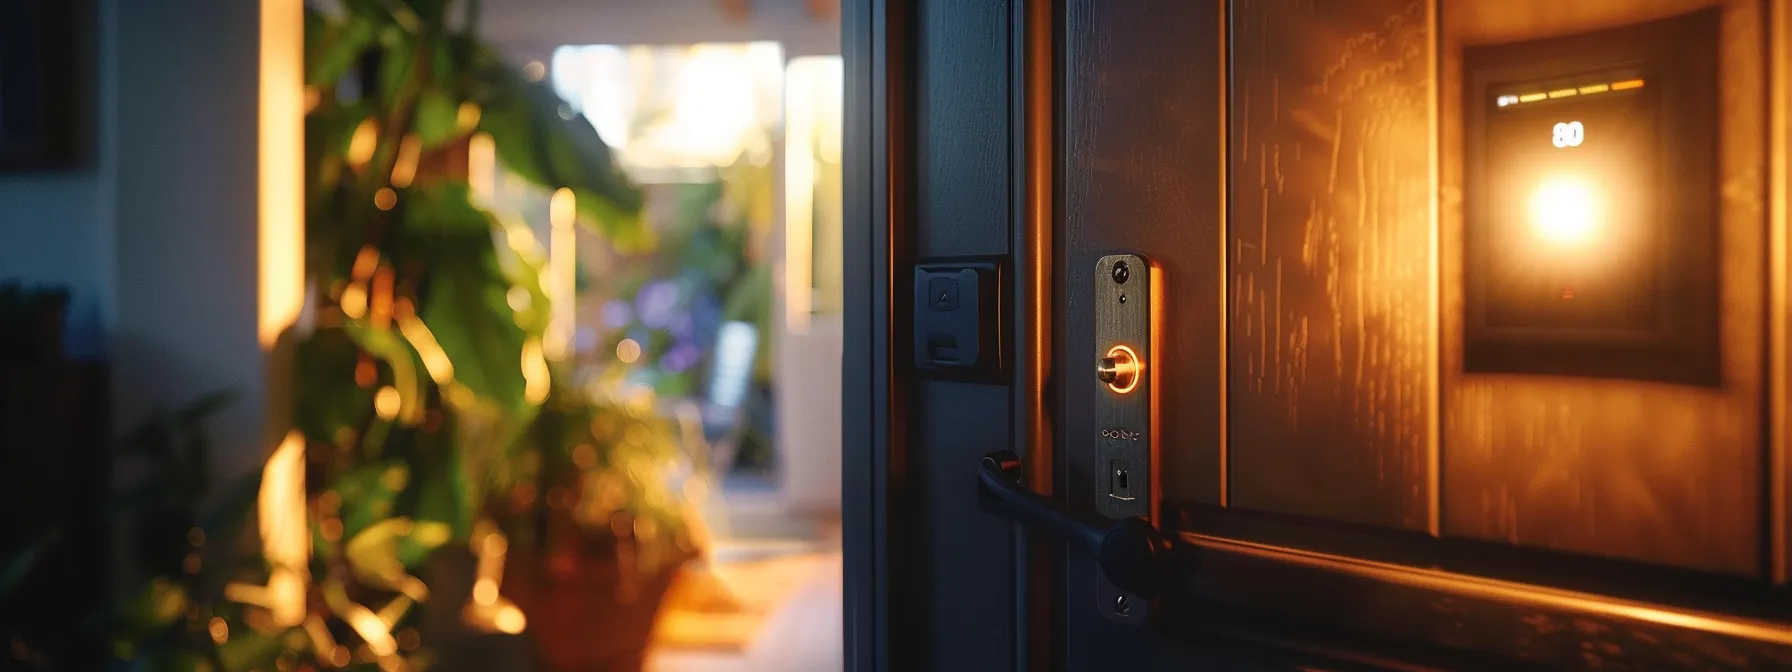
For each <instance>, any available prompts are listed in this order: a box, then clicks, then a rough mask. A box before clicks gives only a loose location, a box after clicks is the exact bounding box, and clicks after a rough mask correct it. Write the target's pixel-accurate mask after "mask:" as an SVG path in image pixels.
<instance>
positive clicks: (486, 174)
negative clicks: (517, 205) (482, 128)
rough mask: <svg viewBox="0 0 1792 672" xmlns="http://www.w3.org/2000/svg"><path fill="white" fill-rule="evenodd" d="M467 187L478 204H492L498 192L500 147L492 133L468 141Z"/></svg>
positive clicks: (478, 135) (475, 135)
mask: <svg viewBox="0 0 1792 672" xmlns="http://www.w3.org/2000/svg"><path fill="white" fill-rule="evenodd" d="M467 185H468V186H469V187H470V188H471V189H472V192H473V200H474V201H475V202H478V203H490V202H491V199H492V195H493V194H494V193H496V192H497V191H498V145H497V144H496V143H494V142H493V141H492V136H491V134H490V133H477V134H474V135H473V137H471V138H468V139H467Z"/></svg>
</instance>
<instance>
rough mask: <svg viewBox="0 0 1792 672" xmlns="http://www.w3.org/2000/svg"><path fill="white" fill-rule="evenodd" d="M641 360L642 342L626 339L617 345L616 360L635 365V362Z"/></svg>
mask: <svg viewBox="0 0 1792 672" xmlns="http://www.w3.org/2000/svg"><path fill="white" fill-rule="evenodd" d="M640 358H641V343H640V341H636V340H635V339H632V338H625V339H622V342H621V343H617V344H616V359H618V360H621V362H622V363H623V364H633V363H635V360H637V359H640Z"/></svg>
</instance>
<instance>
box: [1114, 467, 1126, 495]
mask: <svg viewBox="0 0 1792 672" xmlns="http://www.w3.org/2000/svg"><path fill="white" fill-rule="evenodd" d="M1114 485H1117V486H1120V489H1121V490H1126V489H1127V488H1128V486H1127V485H1126V470H1125V469H1115V470H1114Z"/></svg>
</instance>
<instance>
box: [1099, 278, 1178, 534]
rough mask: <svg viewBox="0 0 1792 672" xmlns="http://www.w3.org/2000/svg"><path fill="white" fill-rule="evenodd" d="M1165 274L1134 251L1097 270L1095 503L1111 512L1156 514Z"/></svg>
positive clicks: (1123, 515)
mask: <svg viewBox="0 0 1792 672" xmlns="http://www.w3.org/2000/svg"><path fill="white" fill-rule="evenodd" d="M1159 275H1160V274H1159V272H1158V271H1157V269H1156V268H1154V267H1153V266H1152V264H1151V262H1150V261H1148V260H1146V259H1145V258H1144V257H1141V256H1138V255H1133V254H1115V255H1109V256H1105V257H1102V258H1101V261H1100V262H1099V263H1097V264H1096V271H1095V352H1094V353H1093V354H1094V356H1093V357H1092V358H1091V360H1090V363H1091V364H1092V365H1094V368H1095V372H1094V373H1095V375H1093V376H1090V377H1089V378H1087V379H1086V380H1088V381H1089V384H1092V385H1095V386H1096V392H1095V420H1096V425H1095V427H1096V436H1095V454H1096V460H1097V461H1096V466H1097V467H1098V469H1097V476H1096V483H1095V493H1096V497H1095V508H1096V510H1097V511H1100V512H1101V514H1102V515H1104V516H1107V517H1109V518H1135V517H1146V516H1150V515H1151V513H1152V505H1151V503H1152V490H1153V488H1152V485H1153V483H1154V479H1155V474H1154V466H1155V465H1153V464H1152V455H1153V454H1154V451H1153V450H1152V446H1153V445H1154V444H1155V442H1156V440H1157V427H1156V421H1155V418H1156V414H1155V413H1154V410H1155V408H1156V401H1157V398H1156V397H1157V385H1156V384H1155V383H1156V378H1157V376H1156V367H1155V366H1153V364H1154V363H1155V362H1154V358H1155V357H1156V356H1157V347H1158V343H1157V338H1156V332H1155V324H1156V322H1157V321H1156V320H1155V319H1154V315H1153V313H1154V312H1155V310H1156V308H1155V306H1156V305H1157V300H1158V296H1157V293H1158V290H1159V288H1158V287H1157V284H1158V281H1159Z"/></svg>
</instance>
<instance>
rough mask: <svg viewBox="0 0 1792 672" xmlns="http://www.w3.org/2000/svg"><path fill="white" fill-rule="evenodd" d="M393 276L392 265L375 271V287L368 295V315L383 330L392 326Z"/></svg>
mask: <svg viewBox="0 0 1792 672" xmlns="http://www.w3.org/2000/svg"><path fill="white" fill-rule="evenodd" d="M393 276H394V273H393V271H392V267H391V266H386V267H383V268H380V269H379V270H376V271H374V272H373V288H372V290H371V291H369V292H368V295H367V296H368V305H367V317H368V321H369V322H371V323H372V326H373V328H375V329H382V330H383V329H385V328H387V327H390V326H392V283H393V280H394V277H393Z"/></svg>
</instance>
